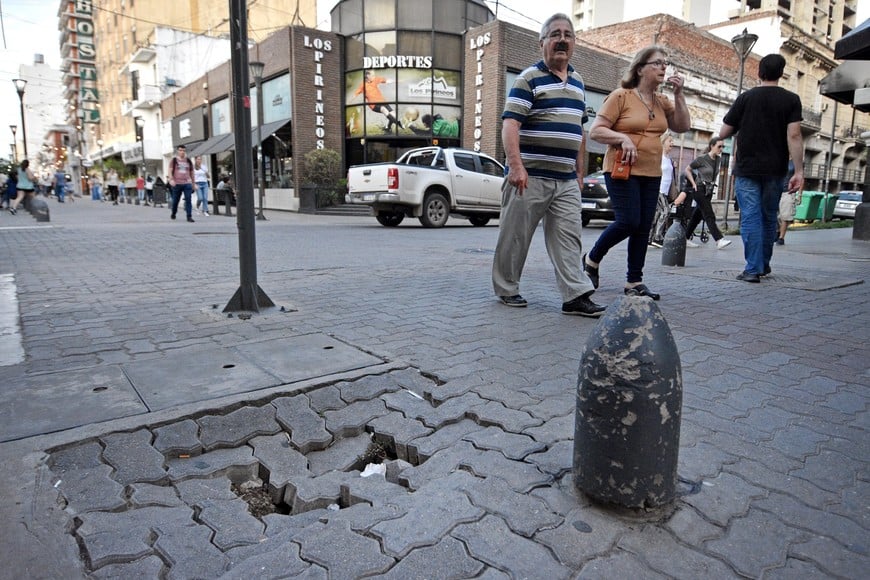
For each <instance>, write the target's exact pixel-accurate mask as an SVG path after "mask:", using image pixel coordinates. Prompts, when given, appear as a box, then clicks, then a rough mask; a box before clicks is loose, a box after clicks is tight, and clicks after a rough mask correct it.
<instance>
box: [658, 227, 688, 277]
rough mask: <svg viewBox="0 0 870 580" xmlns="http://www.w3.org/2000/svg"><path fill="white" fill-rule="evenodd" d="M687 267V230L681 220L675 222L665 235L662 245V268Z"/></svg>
mask: <svg viewBox="0 0 870 580" xmlns="http://www.w3.org/2000/svg"><path fill="white" fill-rule="evenodd" d="M685 265H686V228H684V227H683V224H682V223H680V220H674V223H672V224H671V227H669V228H668V231H667V232H666V233H665V240H664V242H663V243H662V266H685Z"/></svg>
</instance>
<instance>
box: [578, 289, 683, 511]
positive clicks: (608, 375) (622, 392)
mask: <svg viewBox="0 0 870 580" xmlns="http://www.w3.org/2000/svg"><path fill="white" fill-rule="evenodd" d="M682 403H683V379H682V370H681V367H680V356H679V353H678V352H677V345H676V343H675V342H674V338H673V336H672V335H671V330H670V328H669V327H668V324H667V322H666V321H665V319H664V316H662V313H661V311H660V310H659V308H658V306H656V303H655V302H653V301H652V300H651V299H649V298H645V297H640V296H623V297H620V298H619V299H617V300H616V302H614V303H613V304H612V305H611V306H609V307H608V308H607V311H606V312H605V313H604V316H602V317H601V319H600V320H599V321H598V324H597V325H596V326H595V328H594V330H593V331H592V333H591V334H590V335H589V339H588V340H587V341H586V348H585V350H584V351H583V355H582V358H581V359H580V369H579V374H578V380H577V409H576V416H575V422H574V485H575V486H576V487H577V489H578V490H580V491H582V492H584V493H586V494H587V495H589V496H590V497H592V498H593V499H596V500H599V501H604V502H610V503H615V504H619V505H622V506H625V507H631V508H643V507H656V506H662V505H665V504H667V503H670V502H671V501H673V500H674V496H675V493H676V484H677V456H678V454H679V444H680V416H681V413H682Z"/></svg>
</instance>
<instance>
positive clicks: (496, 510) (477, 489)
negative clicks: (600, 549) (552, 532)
mask: <svg viewBox="0 0 870 580" xmlns="http://www.w3.org/2000/svg"><path fill="white" fill-rule="evenodd" d="M467 493H468V497H469V498H470V499H471V503H473V504H474V505H476V506H477V507H480V508H483V509H484V510H486V511H487V512H488V513H491V514H495V515H497V516H499V517H501V518H503V519H504V520H505V521H506V522H507V525H508V526H509V527H510V528H511V530H513V531H514V532H515V533H517V534H520V535H521V536H525V537H527V538H531V537H532V536H534V535H535V533H536V532H537V531H538V530H541V529H544V528H552V527H556V526H558V525H559V524H560V523H561V522H562V518H561V516H559V515H557V514H555V513H553V512H552V511H550V508H549V507H548V506H547V504H546V503H545V502H544V501H543V500H540V499H538V498H536V497H534V496H531V495H528V494H521V493H516V492H515V491H513V490H512V489H511V488H510V487H508V485H507V483H506V482H505V481H504V480H502V479H500V478H498V477H487V478H486V479H485V480H482V481H476V482H473V483H472V485H471V486H470V487H469V488H468V491H467Z"/></svg>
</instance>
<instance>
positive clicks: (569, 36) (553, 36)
mask: <svg viewBox="0 0 870 580" xmlns="http://www.w3.org/2000/svg"><path fill="white" fill-rule="evenodd" d="M547 38H548V39H550V40H562V39H563V38H564V39H565V40H574V33H573V32H571V31H570V30H566V31H564V32H562V31H561V30H554V31H553V32H551V33H550V34H548V35H547Z"/></svg>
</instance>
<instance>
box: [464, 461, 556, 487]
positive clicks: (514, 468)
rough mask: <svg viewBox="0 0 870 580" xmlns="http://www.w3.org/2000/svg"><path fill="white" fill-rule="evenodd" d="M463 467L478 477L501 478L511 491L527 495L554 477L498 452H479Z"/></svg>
mask: <svg viewBox="0 0 870 580" xmlns="http://www.w3.org/2000/svg"><path fill="white" fill-rule="evenodd" d="M463 465H464V466H465V467H466V468H468V469H469V470H470V471H471V472H472V473H474V474H475V475H477V476H478V477H490V476H496V477H500V478H501V479H503V480H505V481H506V482H507V484H508V485H509V486H510V487H511V489H513V490H514V491H517V492H520V493H527V492H529V491H531V490H532V489H534V488H536V487H538V486H541V485H547V484H549V483H551V482H552V480H553V478H552V476H550V475H549V474H546V473H542V472H541V471H540V470H539V469H538V468H537V467H535V466H534V465H531V464H529V463H525V462H522V461H513V460H511V459H508V458H507V457H505V456H504V455H502V454H501V453H499V452H498V451H479V452H478V454H477V455H475V456H473V457H471V458H469V460H468V461H467V463H464V464H463Z"/></svg>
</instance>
